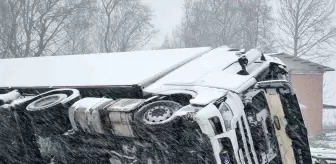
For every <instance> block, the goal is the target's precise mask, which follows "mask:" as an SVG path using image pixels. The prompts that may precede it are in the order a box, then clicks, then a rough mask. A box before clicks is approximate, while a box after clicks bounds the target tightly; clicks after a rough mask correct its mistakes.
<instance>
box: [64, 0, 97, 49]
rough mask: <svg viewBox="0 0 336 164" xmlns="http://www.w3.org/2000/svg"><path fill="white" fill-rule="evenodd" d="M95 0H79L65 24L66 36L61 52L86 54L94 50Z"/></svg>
mask: <svg viewBox="0 0 336 164" xmlns="http://www.w3.org/2000/svg"><path fill="white" fill-rule="evenodd" d="M98 11H99V7H98V3H97V1H96V0H80V2H78V4H77V5H76V8H75V9H74V11H73V13H72V14H71V16H70V18H69V19H68V20H67V22H66V24H65V28H64V31H65V33H66V38H65V40H64V42H63V44H64V46H63V47H62V50H61V54H67V55H69V54H87V53H92V52H95V49H96V48H95V45H94V39H92V38H94V36H95V33H94V31H95V24H96V23H97V21H96V19H97V18H98V17H97V14H96V13H97V12H98Z"/></svg>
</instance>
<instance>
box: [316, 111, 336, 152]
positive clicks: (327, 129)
mask: <svg viewBox="0 0 336 164" xmlns="http://www.w3.org/2000/svg"><path fill="white" fill-rule="evenodd" d="M323 129H324V134H323V135H321V136H316V137H312V138H310V146H311V147H314V148H330V149H335V150H336V109H324V110H323Z"/></svg>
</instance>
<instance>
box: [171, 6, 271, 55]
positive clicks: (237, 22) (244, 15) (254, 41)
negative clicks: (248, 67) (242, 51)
mask: <svg viewBox="0 0 336 164" xmlns="http://www.w3.org/2000/svg"><path fill="white" fill-rule="evenodd" d="M183 10H184V16H183V20H182V22H181V25H180V26H179V27H177V28H176V30H175V31H174V33H175V35H177V36H178V38H179V40H180V41H176V40H175V41H171V42H173V43H178V44H179V45H178V46H177V47H179V46H181V45H184V46H185V47H198V46H212V47H218V46H222V45H229V46H234V47H241V48H246V49H250V48H255V47H258V48H262V49H266V48H268V49H272V44H270V43H272V42H273V41H270V38H272V37H269V36H271V33H270V32H271V27H272V19H271V16H270V14H271V7H270V6H269V5H268V4H267V1H265V0H252V1H251V0H238V1H237V0H185V5H184V8H183ZM266 27H267V28H266ZM181 43H183V44H181ZM165 44H167V41H166V42H165Z"/></svg>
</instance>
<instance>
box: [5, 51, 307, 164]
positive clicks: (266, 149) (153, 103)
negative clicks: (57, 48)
mask: <svg viewBox="0 0 336 164" xmlns="http://www.w3.org/2000/svg"><path fill="white" fill-rule="evenodd" d="M287 74H288V72H287V71H286V66H285V64H284V63H283V62H282V61H281V60H279V59H278V58H275V57H272V56H269V55H267V54H263V53H262V52H260V51H259V50H257V49H252V50H249V51H247V52H245V51H243V50H239V49H231V48H229V47H227V46H223V47H219V48H215V49H212V48H210V47H201V48H188V49H171V50H153V51H137V52H125V53H111V54H90V55H72V56H52V57H38V58H26V59H3V60H0V77H1V80H0V93H2V95H0V105H2V106H1V107H0V113H1V111H6V112H7V113H5V114H4V115H10V116H12V117H13V118H15V119H14V120H15V121H14V122H15V123H14V124H13V126H18V127H17V129H19V130H18V131H19V132H18V133H17V138H18V140H19V142H18V143H19V146H20V145H25V146H23V147H25V148H27V147H28V148H30V149H34V151H32V152H34V153H26V154H25V155H23V156H22V158H24V159H25V160H26V161H25V160H23V161H25V162H27V160H28V162H32V161H29V160H34V161H33V162H34V163H36V161H46V160H53V161H57V163H113V164H116V163H152V164H154V163H160V164H161V163H179V164H180V163H188V164H190V163H197V164H201V163H206V164H210V163H217V164H268V163H270V164H293V163H297V164H308V163H312V161H311V155H310V150H309V144H308V138H307V130H306V128H305V125H304V122H303V119H302V114H301V111H300V107H299V103H298V101H297V98H296V95H295V91H294V89H293V88H292V87H291V85H290V83H289V82H288V81H287ZM8 111H10V112H8ZM22 122H23V123H25V124H27V125H29V126H28V128H27V127H25V128H24V127H21V125H22ZM2 127H8V126H2ZM3 129H4V128H3ZM0 130H2V129H0ZM13 133H14V132H13ZM27 136H30V137H33V138H34V137H36V138H37V139H36V141H35V140H34V139H31V140H26V139H22V138H27ZM1 139H2V138H0V140H1ZM13 139H14V140H15V137H14V138H13ZM45 140H48V141H50V142H51V143H53V144H51V145H53V146H51V147H57V148H58V151H57V153H52V152H48V151H42V150H45V149H46V148H44V149H43V144H41V141H45ZM27 145H28V146H27ZM34 145H40V146H35V147H34ZM41 145H42V146H41ZM4 154H6V152H4ZM23 154H24V153H23ZM46 154H47V155H46ZM0 156H1V155H0ZM8 156H11V154H8ZM27 156H29V158H26V157H27ZM1 158H2V159H6V158H13V157H6V155H5V156H4V157H1ZM17 158H21V157H17Z"/></svg>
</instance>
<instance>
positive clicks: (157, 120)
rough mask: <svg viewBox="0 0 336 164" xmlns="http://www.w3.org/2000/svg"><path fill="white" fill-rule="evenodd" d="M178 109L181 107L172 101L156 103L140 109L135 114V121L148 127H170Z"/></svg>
mask: <svg viewBox="0 0 336 164" xmlns="http://www.w3.org/2000/svg"><path fill="white" fill-rule="evenodd" d="M180 108H182V105H181V104H179V103H176V102H174V101H168V100H163V101H156V102H152V103H149V104H147V105H145V106H143V107H142V108H140V110H139V111H138V112H137V113H136V114H135V119H136V120H138V121H139V122H141V123H142V124H145V125H147V126H150V127H159V126H162V125H170V124H171V123H173V121H174V119H173V118H172V116H173V114H174V112H175V111H177V110H178V109H180Z"/></svg>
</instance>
